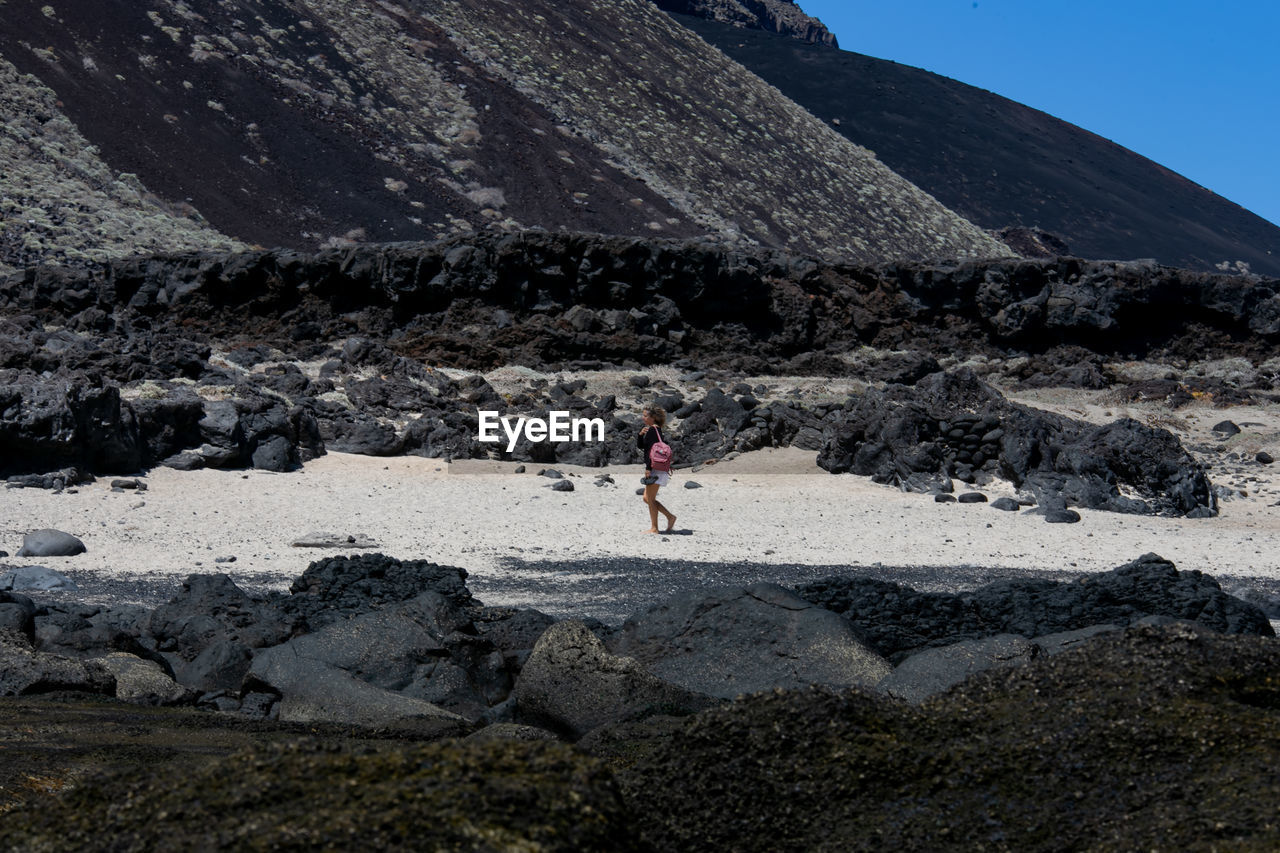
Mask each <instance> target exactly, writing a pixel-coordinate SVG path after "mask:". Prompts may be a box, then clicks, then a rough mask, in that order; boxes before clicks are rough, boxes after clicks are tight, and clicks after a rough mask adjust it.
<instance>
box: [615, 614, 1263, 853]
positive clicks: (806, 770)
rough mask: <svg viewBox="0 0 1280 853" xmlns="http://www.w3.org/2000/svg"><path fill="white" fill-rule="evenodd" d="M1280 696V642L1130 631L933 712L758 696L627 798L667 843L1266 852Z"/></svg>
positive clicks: (731, 708)
mask: <svg viewBox="0 0 1280 853" xmlns="http://www.w3.org/2000/svg"><path fill="white" fill-rule="evenodd" d="M1277 683H1280V657H1277V655H1276V641H1275V640H1274V639H1269V638H1260V637H1234V636H1222V635H1214V634H1212V633H1208V632H1206V633H1198V632H1196V631H1194V630H1191V629H1189V628H1188V627H1187V626H1167V627H1163V628H1151V627H1141V628H1130V629H1128V630H1126V631H1124V632H1121V633H1117V634H1112V635H1109V636H1106V637H1100V638H1097V639H1096V640H1094V641H1092V642H1091V643H1090V644H1089V645H1088V646H1087V647H1085V648H1083V649H1081V650H1079V651H1078V652H1073V653H1071V654H1062V655H1055V656H1053V657H1045V658H1042V659H1040V660H1038V661H1034V662H1031V663H1029V664H1026V665H1023V666H1012V667H1000V668H995V669H990V670H987V671H986V672H984V673H979V674H977V675H975V676H973V677H972V678H970V679H969V680H968V681H966V682H964V683H963V684H962V685H960V686H959V687H957V688H953V690H952V691H951V692H950V693H948V694H946V695H944V696H942V697H939V698H938V699H936V700H934V701H932V702H931V703H930V704H929V706H928V708H927V710H926V711H924V712H921V711H918V710H916V709H912V708H910V707H908V706H906V705H905V704H903V703H899V702H894V701H891V700H887V699H876V698H873V697H871V696H868V695H867V694H864V693H859V692H853V691H846V692H829V691H788V692H779V693H768V694H758V695H756V696H753V697H750V698H748V699H746V700H744V701H743V702H737V703H733V704H732V705H728V706H725V707H722V708H716V709H713V710H710V711H707V712H704V713H703V714H700V715H698V716H697V717H695V718H693V719H692V720H688V721H686V722H685V723H684V724H683V726H681V727H680V729H678V730H677V731H674V732H672V733H671V734H670V735H669V736H668V737H666V738H662V739H660V740H658V741H656V742H654V743H650V744H645V745H644V748H641V749H640V750H639V758H638V759H637V760H633V761H631V762H628V769H627V771H625V773H624V779H625V783H626V785H625V790H626V791H627V794H628V804H629V805H631V806H632V807H633V808H634V809H635V810H636V813H637V814H641V815H645V816H646V817H647V818H648V821H647V824H646V826H647V829H646V833H645V835H646V838H647V839H648V840H650V842H651V843H653V844H654V846H655V847H657V848H658V849H665V850H692V849H703V850H713V849H723V848H726V847H734V848H738V849H743V850H774V851H779V850H785V851H803V850H815V849H826V848H829V847H831V846H832V845H833V843H834V844H835V845H836V846H839V847H841V848H845V849H861V848H865V849H872V848H875V849H879V848H880V846H881V845H884V844H887V845H888V846H889V847H890V848H892V849H902V850H939V849H943V850H967V849H973V848H976V847H988V846H992V847H1002V848H1008V849H1015V850H1036V851H1049V850H1058V849H1062V848H1063V847H1070V848H1079V849H1089V848H1094V847H1105V846H1109V845H1116V846H1119V847H1123V848H1125V849H1142V848H1147V847H1150V846H1153V845H1154V846H1164V845H1173V846H1175V847H1179V848H1187V847H1195V846H1197V845H1201V844H1212V843H1214V842H1213V841H1212V840H1211V838H1214V837H1219V835H1218V834H1219V833H1221V834H1222V835H1223V836H1226V837H1229V838H1230V839H1232V841H1233V843H1240V844H1242V845H1244V846H1248V845H1250V844H1252V843H1255V842H1256V843H1258V844H1260V845H1261V846H1264V847H1265V846H1269V845H1271V844H1272V843H1273V842H1274V841H1275V840H1276V838H1277V832H1276V827H1275V824H1274V822H1273V821H1272V819H1271V815H1270V810H1271V804H1270V803H1265V802H1262V801H1260V800H1259V799H1258V797H1257V796H1256V793H1257V790H1258V787H1259V786H1265V785H1266V784H1268V783H1267V782H1266V781H1264V780H1268V779H1270V778H1271V774H1272V768H1273V766H1274V763H1275V761H1276V760H1277V758H1276V756H1277V755H1280V739H1278V738H1277V736H1276V732H1275V730H1274V714H1275V711H1274V708H1275V703H1276V700H1277V698H1278V697H1277V691H1276V684H1277ZM1202 739H1204V740H1202ZM1208 740H1212V741H1213V745H1212V746H1209V745H1208V742H1207V741H1208ZM689 779H697V780H698V784H696V785H689V784H687V781H686V780H689ZM1153 803H1157V804H1166V805H1167V804H1169V803H1176V807H1175V808H1173V809H1172V810H1170V809H1167V808H1164V807H1157V808H1152V807H1151V805H1152V804H1153ZM904 804H909V806H908V807H904ZM1215 826H1220V827H1221V828H1220V829H1209V827H1215ZM872 839H874V840H872Z"/></svg>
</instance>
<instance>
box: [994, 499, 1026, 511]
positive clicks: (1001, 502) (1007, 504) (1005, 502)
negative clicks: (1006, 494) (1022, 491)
mask: <svg viewBox="0 0 1280 853" xmlns="http://www.w3.org/2000/svg"><path fill="white" fill-rule="evenodd" d="M991 508H992V509H998V510H1003V511H1004V512H1017V511H1018V510H1020V509H1022V504H1020V503H1018V502H1017V501H1016V500H1014V499H1013V498H996V499H995V500H994V501H992V502H991Z"/></svg>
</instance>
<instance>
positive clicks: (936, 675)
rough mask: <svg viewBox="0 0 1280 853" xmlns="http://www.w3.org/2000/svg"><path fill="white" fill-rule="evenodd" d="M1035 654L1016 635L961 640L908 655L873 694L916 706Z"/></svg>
mask: <svg viewBox="0 0 1280 853" xmlns="http://www.w3.org/2000/svg"><path fill="white" fill-rule="evenodd" d="M1039 654H1040V649H1039V647H1038V646H1037V645H1035V644H1034V643H1033V642H1031V641H1030V640H1028V639H1026V638H1025V637H1020V636H1018V635H1017V634H996V635H995V636H993V637H983V638H982V639H980V640H961V641H960V642H958V643H953V644H952V645H949V646H938V647H935V648H932V649H926V650H925V651H923V652H919V653H917V654H914V655H912V656H911V657H909V658H907V659H906V660H904V661H903V662H902V663H900V664H898V665H897V666H895V667H894V668H893V671H892V672H890V673H889V674H888V675H886V676H885V677H884V678H882V679H881V680H880V682H879V683H878V684H877V685H876V690H878V691H880V692H881V693H885V694H887V695H889V696H892V697H894V698H895V699H902V700H904V701H907V702H911V703H914V704H919V703H920V702H923V701H924V700H925V699H927V698H929V697H930V696H934V695H936V694H938V693H941V692H943V691H944V690H946V689H947V688H949V687H952V686H954V685H956V684H959V683H960V682H962V681H964V680H965V679H966V678H968V677H969V676H971V675H973V674H974V673H976V672H983V671H984V670H988V669H991V668H992V667H996V666H1018V665H1020V664H1024V663H1026V662H1028V661H1030V660H1033V659H1035V657H1037V656H1038V655H1039Z"/></svg>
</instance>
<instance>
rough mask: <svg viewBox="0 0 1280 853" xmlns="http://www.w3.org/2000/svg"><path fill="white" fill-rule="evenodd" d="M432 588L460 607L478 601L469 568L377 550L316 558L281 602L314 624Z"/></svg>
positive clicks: (317, 625)
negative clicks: (402, 557) (469, 580)
mask: <svg viewBox="0 0 1280 853" xmlns="http://www.w3.org/2000/svg"><path fill="white" fill-rule="evenodd" d="M427 591H434V592H438V593H440V594H441V595H443V596H444V597H445V598H447V599H449V600H450V602H452V603H453V604H454V605H456V606H458V607H471V606H474V605H477V604H478V602H477V601H476V600H475V599H473V598H472V597H471V591H470V590H469V589H467V572H466V570H465V569H460V568H458V567H456V566H442V565H438V564H436V563H431V562H428V561H426V560H403V561H402V560H397V559H395V558H393V557H388V556H387V555H385V554H378V553H373V554H356V555H352V556H349V557H329V558H326V559H323V560H317V561H315V562H314V563H312V564H311V565H310V566H308V567H307V569H306V571H304V572H303V573H302V575H301V576H299V577H298V578H297V579H295V580H294V581H293V583H292V584H290V585H289V596H288V597H287V598H284V599H283V600H281V601H280V602H279V606H280V607H281V608H282V610H283V611H284V612H286V613H289V614H291V615H292V616H294V617H295V618H297V619H299V620H301V621H302V622H303V623H305V624H306V625H309V626H310V628H311V629H315V628H317V627H319V626H321V625H324V624H326V623H327V622H330V621H333V620H335V619H343V618H349V617H351V616H355V615H358V614H361V613H368V612H370V611H372V610H376V609H378V608H379V607H383V606H385V605H387V604H394V603H396V602H399V601H407V600H409V599H411V598H415V597H417V596H418V595H420V594H421V593H423V592H427Z"/></svg>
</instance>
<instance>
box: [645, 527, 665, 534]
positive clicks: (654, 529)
mask: <svg viewBox="0 0 1280 853" xmlns="http://www.w3.org/2000/svg"><path fill="white" fill-rule="evenodd" d="M661 532H662V531H661V530H659V529H658V528H656V527H650V528H649V529H648V530H646V531H645V533H661Z"/></svg>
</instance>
